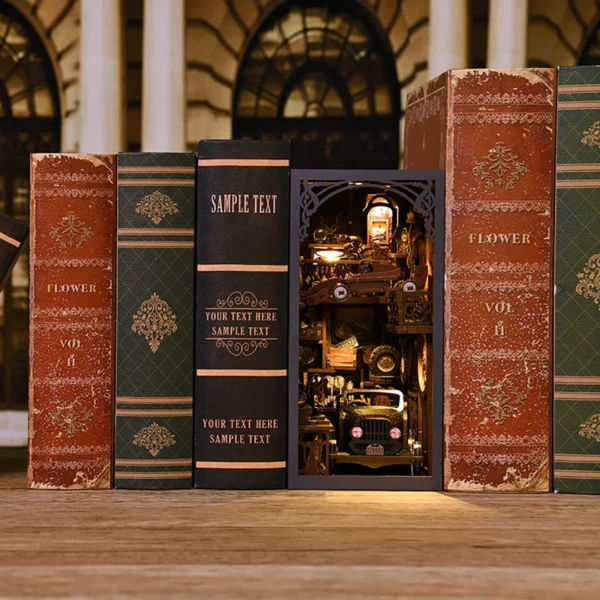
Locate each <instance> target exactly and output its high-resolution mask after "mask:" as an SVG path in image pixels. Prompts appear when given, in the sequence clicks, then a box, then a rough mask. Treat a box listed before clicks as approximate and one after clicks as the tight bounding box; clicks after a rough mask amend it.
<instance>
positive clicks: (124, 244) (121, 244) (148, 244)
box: [117, 240, 194, 248]
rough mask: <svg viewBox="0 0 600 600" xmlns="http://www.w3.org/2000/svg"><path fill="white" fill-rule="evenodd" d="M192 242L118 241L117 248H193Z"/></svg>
mask: <svg viewBox="0 0 600 600" xmlns="http://www.w3.org/2000/svg"><path fill="white" fill-rule="evenodd" d="M193 247H194V242H177V241H172V242H168V241H162V240H160V241H159V240H156V241H154V242H152V241H150V240H148V241H138V240H119V241H118V242H117V248H193Z"/></svg>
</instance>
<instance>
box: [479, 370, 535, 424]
mask: <svg viewBox="0 0 600 600" xmlns="http://www.w3.org/2000/svg"><path fill="white" fill-rule="evenodd" d="M526 399H527V394H525V393H524V392H522V391H521V390H519V388H517V386H516V385H515V384H514V382H513V381H512V379H510V378H509V377H505V378H504V379H499V380H498V379H494V378H493V377H492V378H491V379H489V380H488V381H486V382H485V384H484V385H483V387H482V388H481V390H480V391H479V392H478V393H477V394H475V400H476V406H477V407H479V408H483V410H485V412H487V414H488V415H490V417H491V418H492V419H493V421H494V423H496V425H503V424H504V421H506V420H507V419H508V418H509V417H516V416H517V415H518V412H519V406H521V404H523V403H524V402H525V400H526Z"/></svg>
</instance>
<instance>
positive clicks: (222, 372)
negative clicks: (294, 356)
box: [196, 369, 287, 377]
mask: <svg viewBox="0 0 600 600" xmlns="http://www.w3.org/2000/svg"><path fill="white" fill-rule="evenodd" d="M196 376H197V377H287V369H196Z"/></svg>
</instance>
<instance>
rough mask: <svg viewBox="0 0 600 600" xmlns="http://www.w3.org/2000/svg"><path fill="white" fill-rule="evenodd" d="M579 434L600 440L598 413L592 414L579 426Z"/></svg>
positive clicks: (599, 418)
mask: <svg viewBox="0 0 600 600" xmlns="http://www.w3.org/2000/svg"><path fill="white" fill-rule="evenodd" d="M579 435H580V436H581V437H584V438H587V439H588V440H596V441H597V442H600V413H598V414H596V415H592V416H591V417H589V418H588V419H587V420H586V421H585V422H583V423H582V424H581V425H580V426H579Z"/></svg>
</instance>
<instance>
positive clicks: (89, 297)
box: [28, 154, 116, 489]
mask: <svg viewBox="0 0 600 600" xmlns="http://www.w3.org/2000/svg"><path fill="white" fill-rule="evenodd" d="M115 204H116V202H115V157H114V156H113V155H92V154H81V155H61V154H32V156H31V228H32V235H31V257H30V302H31V309H30V347H29V357H30V360H29V464H28V486H29V487H30V488H39V489H92V488H94V489H100V488H109V487H111V484H112V456H113V406H114V391H113V384H114V376H113V373H114V362H113V356H114V355H113V350H114V348H113V326H114V325H113V324H114V301H113V287H114V286H113V283H114V268H113V266H114V265H113V261H114V250H113V246H114V228H115Z"/></svg>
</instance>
